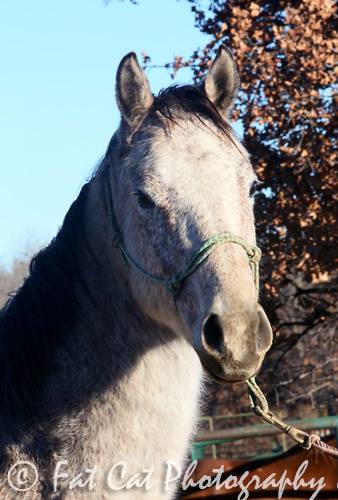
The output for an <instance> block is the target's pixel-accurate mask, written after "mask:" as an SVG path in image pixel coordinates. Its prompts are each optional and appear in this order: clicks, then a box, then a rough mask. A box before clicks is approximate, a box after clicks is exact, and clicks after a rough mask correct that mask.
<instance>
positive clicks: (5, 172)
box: [0, 0, 207, 266]
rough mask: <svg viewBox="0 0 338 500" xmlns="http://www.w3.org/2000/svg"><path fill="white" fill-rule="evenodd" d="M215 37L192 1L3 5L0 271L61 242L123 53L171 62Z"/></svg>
mask: <svg viewBox="0 0 338 500" xmlns="http://www.w3.org/2000/svg"><path fill="white" fill-rule="evenodd" d="M206 41H207V38H206V37H205V36H204V35H202V34H201V33H199V31H198V30H197V29H196V28H195V27H194V18H193V14H192V13H191V12H190V8H189V4H188V2H186V1H184V0H181V1H177V0H166V1H158V0H140V2H139V5H132V4H131V3H129V2H128V1H126V2H120V1H118V0H112V1H111V3H110V4H109V5H108V6H105V5H104V3H103V2H102V0H86V1H83V0H71V1H69V0H57V1H53V2H52V1H46V0H32V1H27V2H23V1H14V0H1V2H0V61H1V78H0V130H1V134H0V265H1V264H2V265H6V266H7V265H9V263H10V262H11V259H12V258H13V257H14V256H17V255H20V253H21V252H22V251H23V250H24V249H25V248H26V247H27V246H28V247H29V246H32V247H34V248H35V249H37V248H38V247H39V246H42V245H44V244H46V243H47V242H48V241H49V240H50V239H51V238H52V237H53V235H54V234H55V233H56V231H57V228H58V227H59V226H60V225H61V223H62V220H63V217H64V215H65V213H66V211H67V209H68V207H69V205H70V203H71V202H72V200H73V199H74V198H75V197H76V195H77V193H78V191H79V188H80V187H81V185H82V184H83V182H84V181H85V180H86V178H87V176H88V175H89V174H90V172H91V171H92V169H93V168H94V166H95V165H96V164H97V162H98V161H99V159H100V157H101V156H102V155H103V153H104V151H105V148H106V146H107V143H108V141H109V139H110V137H111V135H112V134H113V132H114V130H115V128H116V127H117V124H118V121H119V116H118V112H117V108H116V104H115V98H114V82H115V73H116V69H117V65H118V63H119V61H120V59H121V57H123V56H124V55H125V54H126V53H127V52H129V51H131V50H134V51H135V52H136V53H137V54H138V56H139V57H141V51H142V50H145V51H146V52H147V53H149V54H150V55H151V56H152V60H153V62H154V63H155V62H156V63H164V62H167V61H170V60H172V58H173V56H174V55H175V54H181V55H183V56H186V57H188V56H189V55H190V54H191V52H192V51H193V50H194V49H195V48H196V47H197V46H200V47H203V46H204V44H205V43H206ZM148 77H149V80H150V82H151V85H152V89H153V90H154V91H155V92H157V91H158V90H159V89H160V88H161V87H164V86H167V85H169V84H171V83H173V81H172V80H171V79H170V77H169V75H168V73H167V71H166V70H164V69H152V70H151V71H150V72H149V73H148ZM190 78H191V74H190V72H189V70H184V71H182V72H180V73H179V74H178V81H189V80H190Z"/></svg>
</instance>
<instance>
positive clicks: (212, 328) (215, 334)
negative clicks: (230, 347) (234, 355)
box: [203, 314, 224, 354]
mask: <svg viewBox="0 0 338 500" xmlns="http://www.w3.org/2000/svg"><path fill="white" fill-rule="evenodd" d="M203 337H204V340H205V343H206V344H207V345H208V346H209V347H210V348H211V349H212V350H214V351H217V352H219V353H220V354H222V353H223V350H224V339H223V330H222V327H221V324H220V322H219V319H218V316H217V314H210V316H209V317H208V319H207V320H206V322H205V323H204V326H203Z"/></svg>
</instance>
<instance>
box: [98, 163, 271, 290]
mask: <svg viewBox="0 0 338 500" xmlns="http://www.w3.org/2000/svg"><path fill="white" fill-rule="evenodd" d="M106 191H107V199H108V206H109V212H110V218H111V220H112V225H113V228H114V230H115V235H114V237H113V246H114V247H115V248H118V249H119V250H120V252H121V253H122V256H123V258H124V260H125V262H126V263H127V264H129V265H131V266H133V267H134V268H135V269H136V270H137V271H138V272H139V273H141V274H143V275H144V276H146V277H147V278H148V279H150V280H152V281H155V282H156V283H159V284H161V285H164V286H165V287H166V289H167V290H168V292H169V293H170V294H171V295H172V296H175V295H177V294H178V293H179V292H180V290H181V288H182V285H183V282H184V281H185V280H186V279H187V278H188V277H189V276H190V275H191V274H193V273H194V272H195V271H196V270H197V269H198V268H199V266H200V265H201V264H203V262H204V261H205V260H206V259H207V258H208V257H209V255H210V254H211V252H212V251H213V250H215V248H217V247H218V246H219V245H223V243H236V244H237V245H239V246H241V247H242V248H243V249H244V250H245V251H246V254H247V256H248V259H249V263H250V266H251V268H252V270H253V273H254V280H255V287H256V293H257V297H258V292H259V260H260V258H261V251H260V249H259V248H258V247H257V246H256V245H249V244H248V243H246V242H245V241H244V240H243V239H242V238H241V237H240V236H236V235H235V234H232V233H229V232H224V233H219V234H215V235H214V236H212V237H211V238H209V239H208V240H206V241H205V242H204V243H203V244H202V245H201V247H200V248H199V249H198V250H197V251H196V252H195V253H194V254H193V255H192V257H191V258H190V260H189V261H188V264H187V266H186V267H185V268H184V269H182V270H181V271H179V272H178V273H175V274H173V275H172V276H170V277H169V278H164V277H162V276H157V275H156V274H152V273H149V272H148V271H147V270H145V269H143V267H142V266H141V265H140V264H139V263H138V262H137V261H136V260H135V259H134V258H133V257H132V256H131V255H130V254H129V252H128V250H127V248H126V247H125V245H124V243H123V240H122V236H121V233H120V231H119V230H118V224H117V221H116V218H115V211H114V206H113V196H112V192H111V183H110V179H109V171H107V174H106Z"/></svg>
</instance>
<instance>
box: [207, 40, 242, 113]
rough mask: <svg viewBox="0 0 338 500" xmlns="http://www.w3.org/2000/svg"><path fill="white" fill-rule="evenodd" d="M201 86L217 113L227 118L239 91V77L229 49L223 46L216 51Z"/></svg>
mask: <svg viewBox="0 0 338 500" xmlns="http://www.w3.org/2000/svg"><path fill="white" fill-rule="evenodd" d="M203 86H204V91H205V93H206V95H207V97H208V98H209V99H210V101H211V102H213V103H214V104H215V106H216V107H217V109H218V111H219V112H220V113H221V114H222V115H224V116H228V115H229V114H230V112H231V110H232V108H233V105H234V101H235V99H236V97H237V93H238V89H239V75H238V72H237V67H236V63H235V61H234V59H233V57H232V54H231V51H230V49H228V48H227V47H225V46H222V47H220V48H219V49H218V52H217V55H216V57H215V59H214V60H213V62H212V63H211V66H210V68H209V71H208V74H207V76H206V77H205V80H204V82H203Z"/></svg>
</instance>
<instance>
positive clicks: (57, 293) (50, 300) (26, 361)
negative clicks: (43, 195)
mask: <svg viewBox="0 0 338 500" xmlns="http://www.w3.org/2000/svg"><path fill="white" fill-rule="evenodd" d="M87 187H88V184H86V185H85V186H84V187H83V188H82V190H81V192H80V194H79V196H78V198H77V200H76V201H74V203H73V204H72V205H71V207H70V209H69V211H68V213H67V215H66V217H65V219H64V222H63V225H62V227H61V229H60V230H59V232H58V234H57V236H56V237H55V238H54V239H53V240H52V242H51V243H50V244H49V245H48V246H47V247H46V248H45V249H43V250H41V251H40V252H39V253H38V254H37V255H36V256H35V257H34V258H33V259H32V261H31V263H30V267H29V276H28V277H27V278H26V279H25V280H24V282H23V284H22V286H21V287H20V288H19V289H18V290H17V292H16V293H15V294H14V295H13V296H12V297H11V298H10V299H9V300H8V301H7V303H6V305H5V306H4V307H3V309H2V310H1V311H0V381H1V382H0V415H12V416H14V415H15V416H19V415H20V414H21V413H23V412H29V413H30V414H32V413H34V411H35V397H36V393H37V386H38V384H39V383H40V382H41V379H42V378H43V375H44V374H46V372H47V369H48V367H49V366H50V363H49V361H50V358H51V354H52V353H53V351H54V348H55V345H56V344H57V343H58V342H59V341H60V339H61V338H62V336H63V335H64V333H65V331H66V327H67V326H69V324H70V323H71V322H72V321H73V320H74V301H75V297H74V283H75V280H74V278H75V275H77V274H79V270H78V259H77V248H78V245H79V240H83V238H84V236H83V234H82V228H83V223H82V217H83V212H84V211H83V205H84V203H85V199H86V193H87Z"/></svg>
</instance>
